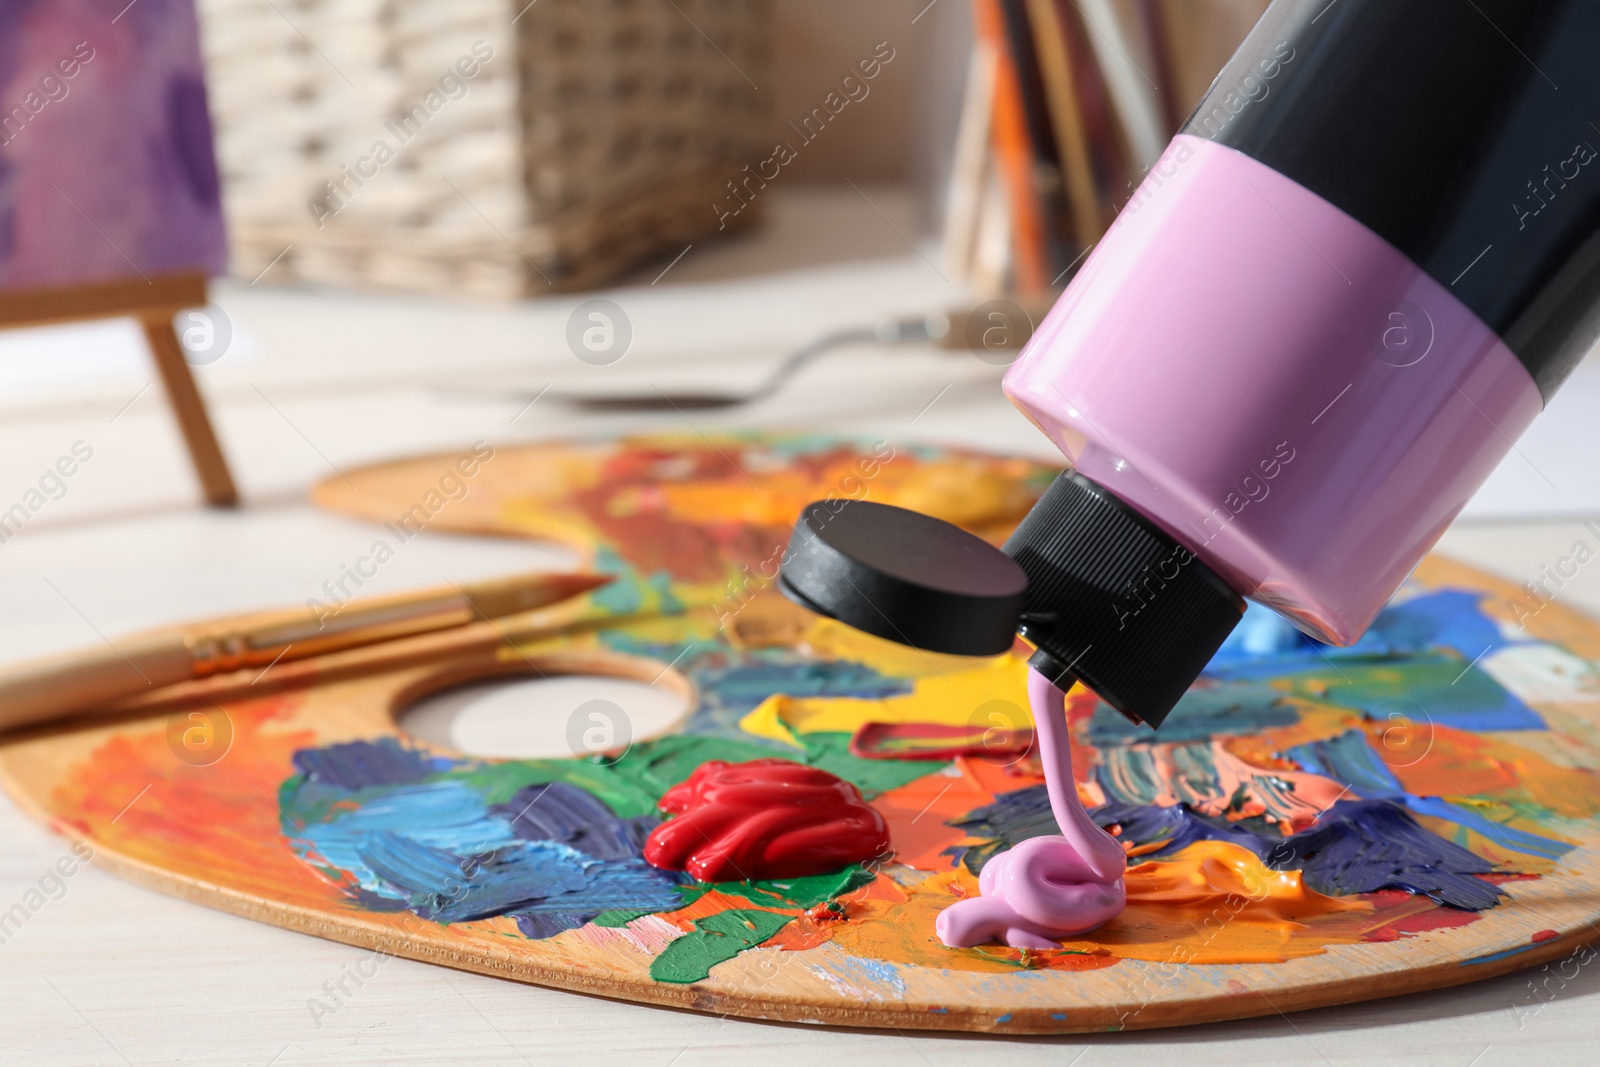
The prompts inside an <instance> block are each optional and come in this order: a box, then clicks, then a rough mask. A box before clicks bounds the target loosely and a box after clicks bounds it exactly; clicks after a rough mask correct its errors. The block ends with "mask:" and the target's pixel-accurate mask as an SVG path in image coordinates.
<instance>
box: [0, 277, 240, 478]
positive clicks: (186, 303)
mask: <svg viewBox="0 0 1600 1067" xmlns="http://www.w3.org/2000/svg"><path fill="white" fill-rule="evenodd" d="M205 303H206V278H205V275H203V274H169V275H161V276H157V277H154V278H152V279H150V280H149V281H144V280H134V281H115V282H103V283H98V284H87V285H72V286H61V287H58V288H48V289H22V290H12V291H9V292H0V329H7V328H14V327H19V326H49V325H54V324H58V323H63V322H81V321H85V320H89V319H110V318H122V317H124V316H131V317H133V318H135V319H138V320H139V325H140V326H142V327H143V328H144V336H145V340H146V342H147V343H148V344H149V345H150V354H151V356H153V357H154V359H155V362H156V370H157V371H159V372H160V374H161V382H162V384H163V385H164V386H165V387H166V391H167V400H168V402H169V403H171V404H172V412H173V414H174V415H176V416H177V419H178V429H179V430H180V431H181V432H182V433H183V441H184V444H185V445H187V446H188V449H189V458H190V459H191V460H192V461H193V462H194V470H195V474H196V475H197V476H198V477H199V479H200V488H201V490H202V491H203V492H204V493H205V498H206V502H207V503H208V504H211V505H212V506H213V507H231V506H232V505H234V504H236V503H238V501H239V494H238V491H237V490H236V489H235V488H234V485H233V475H231V474H230V473H229V472H228V462H227V460H226V459H224V458H223V456H222V449H221V447H219V446H218V444H217V435H216V433H215V432H214V431H213V430H212V428H211V419H210V417H209V416H208V415H207V414H206V407H205V401H204V400H203V399H201V397H200V391H199V390H198V389H196V388H195V384H194V376H193V375H192V374H191V373H190V372H189V364H188V363H186V362H184V358H183V348H182V346H181V345H179V343H178V335H177V332H176V331H175V330H174V329H173V326H172V319H173V316H175V315H176V314H177V313H178V312H179V311H180V310H182V309H184V308H195V307H202V306H204V305H205Z"/></svg>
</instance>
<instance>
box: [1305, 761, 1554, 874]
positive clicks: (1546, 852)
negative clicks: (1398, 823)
mask: <svg viewBox="0 0 1600 1067" xmlns="http://www.w3.org/2000/svg"><path fill="white" fill-rule="evenodd" d="M1284 754H1285V755H1286V756H1288V757H1289V758H1290V759H1292V760H1294V762H1295V763H1297V764H1299V765H1300V766H1301V767H1303V768H1304V769H1305V770H1308V771H1310V772H1312V773H1313V774H1321V775H1325V776H1327V777H1329V778H1332V779H1334V780H1335V781H1338V782H1343V783H1345V784H1346V785H1348V786H1350V790H1351V792H1353V793H1354V794H1356V795H1357V796H1361V797H1368V798H1383V799H1387V800H1393V801H1397V802H1398V803H1401V804H1404V805H1405V806H1406V807H1407V808H1408V809H1410V810H1411V811H1412V812H1414V813H1415V814H1417V815H1425V816H1428V817H1430V818H1435V819H1443V820H1445V821H1447V822H1453V823H1455V824H1456V825H1457V826H1463V827H1466V828H1467V829H1470V830H1475V831H1477V832H1478V833H1480V834H1482V835H1483V836H1485V837H1487V838H1489V839H1490V840H1492V841H1495V842H1496V843H1498V844H1500V845H1502V846H1504V847H1505V848H1507V849H1510V850H1511V851H1513V852H1521V853H1522V854H1524V855H1528V856H1540V857H1543V858H1545V859H1559V858H1560V857H1562V856H1565V855H1566V854H1567V853H1568V852H1571V851H1572V850H1573V848H1574V847H1575V846H1573V845H1570V844H1568V843H1567V842H1565V841H1557V840H1555V839H1553V838H1549V837H1541V836H1540V835H1538V834H1534V833H1529V832H1528V831H1526V830H1519V829H1517V828H1516V827H1513V826H1504V825H1502V824H1500V823H1497V822H1495V821H1493V820H1492V819H1490V818H1488V817H1487V816H1485V815H1484V814H1483V813H1482V812H1479V811H1475V810H1473V809H1472V808H1468V807H1463V806H1461V805H1458V804H1452V803H1450V802H1449V801H1447V800H1441V799H1439V798H1438V797H1419V796H1413V795H1412V794H1410V793H1407V792H1406V791H1405V790H1404V789H1403V788H1402V787H1401V785H1400V780H1399V779H1398V778H1396V777H1395V776H1394V772H1393V771H1391V770H1390V769H1389V766H1388V764H1386V763H1384V762H1383V760H1382V759H1381V758H1380V757H1379V756H1378V753H1377V752H1376V751H1374V750H1373V748H1372V745H1371V744H1370V743H1368V740H1367V736H1366V734H1364V733H1362V732H1361V731H1360V730H1346V731H1345V732H1344V733H1342V734H1339V735H1338V736H1337V737H1332V738H1329V739H1328V740H1326V741H1316V742H1313V743H1311V744H1306V745H1296V746H1295V747H1294V748H1291V749H1289V750H1288V751H1287V752H1286V753H1284Z"/></svg>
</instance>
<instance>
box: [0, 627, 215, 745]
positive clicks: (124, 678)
mask: <svg viewBox="0 0 1600 1067" xmlns="http://www.w3.org/2000/svg"><path fill="white" fill-rule="evenodd" d="M189 663H190V654H189V649H188V647H187V646H186V645H185V643H184V640H183V636H182V635H181V634H178V633H170V632H169V633H152V634H140V635H135V636H133V637H128V638H123V639H121V643H120V644H118V645H117V646H116V647H112V646H111V644H110V643H109V642H108V643H106V644H104V645H102V646H101V647H100V648H97V649H93V650H91V651H88V652H71V653H66V654H64V655H59V656H49V657H46V658H43V659H36V660H29V661H28V662H26V663H19V664H17V665H15V666H12V667H7V668H5V669H4V670H0V731H4V730H11V729H15V728H16V727H19V726H31V725H33V724H35V723H40V722H45V721H47V720H49V719H54V718H58V717H60V716H61V714H62V711H63V709H64V708H82V709H88V708H93V707H95V706H97V705H101V704H110V703H113V702H115V701H117V700H122V699H126V698H127V697H129V696H131V695H133V694H135V693H140V692H143V691H145V690H147V689H158V688H160V687H161V686H166V685H172V684H174V683H176V682H182V681H185V680H187V679H188V678H189V677H190V667H189Z"/></svg>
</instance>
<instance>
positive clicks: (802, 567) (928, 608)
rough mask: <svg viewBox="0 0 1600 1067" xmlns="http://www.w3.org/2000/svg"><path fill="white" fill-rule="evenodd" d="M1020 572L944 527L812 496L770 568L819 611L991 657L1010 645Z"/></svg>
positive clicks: (894, 636)
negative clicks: (776, 569) (776, 562)
mask: <svg viewBox="0 0 1600 1067" xmlns="http://www.w3.org/2000/svg"><path fill="white" fill-rule="evenodd" d="M1027 585H1028V576H1027V575H1026V574H1024V573H1023V568H1022V567H1019V566H1018V565H1017V564H1016V563H1015V562H1013V561H1012V560H1011V558H1010V557H1009V556H1007V555H1006V554H1005V553H1004V552H1002V551H1000V550H999V549H998V548H996V547H994V546H993V545H991V544H990V543H989V542H987V541H985V540H983V538H981V537H977V536H974V535H973V534H970V533H967V532H966V531H965V530H963V529H961V528H960V527H958V526H953V525H951V524H950V523H948V522H945V521H944V520H942V519H936V518H933V517H932V516H930V515H923V514H920V513H918V512H915V511H908V510H907V509H905V508H897V507H892V506H890V505H888V504H877V503H873V502H871V501H866V500H819V501H816V502H814V503H811V504H807V505H806V507H805V510H804V511H802V512H801V513H800V519H799V521H798V522H796V523H795V527H794V535H793V536H792V537H791V538H790V540H789V551H788V552H787V553H786V554H785V555H784V558H783V564H782V567H781V568H780V571H779V575H778V588H779V589H780V590H782V592H783V593H784V595H785V596H787V597H788V598H789V599H790V600H793V601H795V602H796V603H797V604H800V605H801V606H802V607H806V608H810V609H811V610H812V611H815V612H817V613H818V614H819V615H826V616H828V617H829V618H833V619H838V620H839V621H840V622H842V623H845V624H846V625H849V626H853V627H855V628H856V629H858V630H864V631H865V632H867V633H869V634H873V635H875V636H877V637H882V638H886V639H888V640H890V641H898V642H900V643H901V644H904V645H910V646H912V647H913V648H922V649H927V650H928V651H930V652H946V653H951V654H954V655H960V656H998V655H999V654H1001V653H1002V652H1005V651H1006V650H1007V649H1009V648H1010V647H1011V644H1012V641H1013V640H1014V639H1015V636H1016V631H1017V620H1018V618H1019V616H1021V614H1022V608H1023V597H1024V593H1025V591H1026V589H1027Z"/></svg>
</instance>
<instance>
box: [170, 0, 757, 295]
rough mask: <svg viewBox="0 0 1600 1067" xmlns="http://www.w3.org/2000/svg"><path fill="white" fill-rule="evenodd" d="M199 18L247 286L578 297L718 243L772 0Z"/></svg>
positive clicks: (255, 1) (496, 1)
mask: <svg viewBox="0 0 1600 1067" xmlns="http://www.w3.org/2000/svg"><path fill="white" fill-rule="evenodd" d="M198 2H199V9H200V14H201V19H202V33H203V39H204V43H205V49H206V61H207V68H208V79H209V83H210V90H211V108H212V114H213V119H214V122H215V125H216V135H217V152H218V156H219V159H220V164H221V167H222V172H223V176H224V182H225V194H224V195H225V204H226V211H227V217H228V225H229V232H230V237H231V240H232V245H233V248H232V251H233V262H234V269H235V271H236V272H237V273H238V274H240V275H242V276H244V277H254V276H256V275H257V274H258V273H259V272H260V271H261V270H262V269H263V268H264V267H266V266H267V264H269V263H271V262H272V261H273V260H274V259H275V257H280V254H281V258H278V259H277V262H276V264H275V265H274V266H273V267H272V270H271V273H270V277H271V278H273V279H274V280H284V279H288V278H298V279H303V280H308V281H316V282H324V283H331V284H336V285H347V286H360V287H376V288H387V289H400V290H406V291H411V292H426V293H439V294H445V293H466V294H472V295H479V296H487V297H496V298H514V297H519V296H523V295H528V294H536V293H539V292H549V291H550V290H551V289H552V288H561V289H572V288H581V287H584V286H589V285H593V284H596V283H598V282H602V281H604V280H606V279H607V278H610V277H612V276H614V275H616V274H617V273H618V272H620V271H622V270H625V269H627V268H628V267H630V266H632V265H634V264H636V263H638V262H639V261H641V260H643V259H646V258H648V257H650V256H653V255H657V254H660V253H662V252H666V251H677V250H678V249H679V248H681V247H682V246H683V245H685V244H686V243H688V242H690V241H693V240H695V239H696V238H697V237H698V236H700V235H702V234H705V233H707V232H708V231H713V230H716V229H717V228H718V227H719V225H720V223H719V220H718V217H717V214H716V212H715V210H714V209H713V207H712V205H713V204H715V203H717V202H719V201H721V200H722V198H723V197H724V196H725V195H726V192H727V188H726V182H727V181H728V180H729V179H731V178H733V177H735V176H736V175H737V174H738V173H739V171H740V168H741V167H743V166H744V164H746V163H749V162H751V161H752V160H754V159H756V158H759V155H760V153H759V152H758V149H759V148H760V147H761V145H762V143H763V141H762V136H763V135H764V133H765V123H764V121H763V120H764V115H763V112H762V110H761V104H760V101H761V98H762V97H763V96H767V95H770V93H768V94H763V93H760V92H758V91H757V90H756V88H755V85H757V84H760V82H761V81H762V80H763V78H764V76H765V73H766V70H767V52H768V46H767V36H768V28H769V24H770V4H769V2H768V0H537V2H535V3H532V4H527V6H526V7H523V4H525V3H527V0H198ZM713 42H715V43H713ZM469 71H470V74H469V73H468V72H469ZM752 79H754V81H752ZM430 94H431V95H430ZM408 116H409V117H408ZM379 142H382V143H383V144H384V145H386V146H387V147H388V150H389V153H388V158H383V153H381V152H375V151H374V150H375V148H376V146H377V145H378V143H379ZM753 215H754V212H741V213H740V214H739V216H738V222H739V223H745V222H747V221H749V220H750V218H752V217H753ZM730 221H732V220H730ZM285 249H287V251H285Z"/></svg>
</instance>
